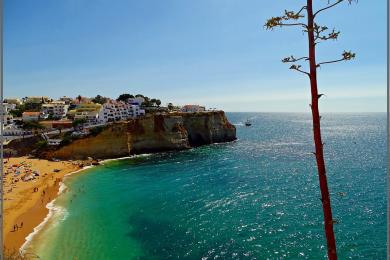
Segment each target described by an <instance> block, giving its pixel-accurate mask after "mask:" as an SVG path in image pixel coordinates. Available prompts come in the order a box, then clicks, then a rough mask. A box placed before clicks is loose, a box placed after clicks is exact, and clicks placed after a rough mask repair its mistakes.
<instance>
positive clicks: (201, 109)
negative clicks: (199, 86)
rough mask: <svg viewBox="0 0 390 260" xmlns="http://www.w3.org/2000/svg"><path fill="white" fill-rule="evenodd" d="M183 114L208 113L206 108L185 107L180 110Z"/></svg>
mask: <svg viewBox="0 0 390 260" xmlns="http://www.w3.org/2000/svg"><path fill="white" fill-rule="evenodd" d="M180 111H181V112H190V113H194V112H203V111H206V108H205V107H204V106H199V105H185V106H183V107H182V108H181V109H180Z"/></svg>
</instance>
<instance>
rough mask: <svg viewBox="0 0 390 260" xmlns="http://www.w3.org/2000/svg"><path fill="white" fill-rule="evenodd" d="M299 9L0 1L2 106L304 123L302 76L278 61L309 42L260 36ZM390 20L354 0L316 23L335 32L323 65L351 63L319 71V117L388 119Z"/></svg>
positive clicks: (231, 1)
mask: <svg viewBox="0 0 390 260" xmlns="http://www.w3.org/2000/svg"><path fill="white" fill-rule="evenodd" d="M305 2H306V1H303V0H296V1H291V0H273V1H259V0H196V1H191V0H164V1H161V0H142V1H141V0H138V1H135V0H115V1H113V0H34V1H31V0H4V96H5V97H24V96H32V95H35V96H40V95H45V96H51V97H53V98H58V97H60V96H64V95H66V96H72V97H75V96H77V95H79V94H80V95H82V96H90V97H92V96H96V95H97V94H100V95H102V96H108V97H112V98H116V97H118V96H119V95H120V94H122V93H130V94H144V95H146V96H149V97H151V98H153V97H154V98H159V99H161V101H162V104H166V103H168V102H172V103H174V104H178V105H184V104H200V105H205V106H206V107H207V108H218V109H223V110H225V111H241V112H249V111H251V112H252V111H253V112H254V111H258V112H309V111H310V108H309V103H310V85H309V81H308V78H307V76H305V75H304V74H301V73H299V72H295V71H291V70H289V69H288V67H289V65H288V64H283V63H282V62H280V61H281V59H282V58H284V57H287V56H289V55H292V54H293V55H294V56H296V57H298V56H306V55H307V52H308V51H307V38H306V35H305V34H304V33H302V30H301V29H300V28H298V27H296V28H294V27H288V28H287V27H285V28H277V29H275V30H273V31H267V30H265V28H264V23H265V21H266V20H267V18H269V17H271V16H278V15H281V14H283V12H284V10H285V9H287V10H296V11H297V10H299V9H300V7H301V6H303V5H304V3H305ZM314 2H315V4H316V5H315V8H317V9H318V8H321V7H323V6H326V4H327V3H328V0H316V1H314ZM331 2H332V1H331ZM386 15H387V14H386V1H385V0H376V1H375V4H373V1H368V0H360V1H358V3H353V4H351V5H349V4H347V3H341V4H339V5H338V6H336V7H334V8H332V9H329V11H327V12H323V13H322V14H320V15H319V16H318V21H317V22H318V24H321V25H326V26H327V27H329V28H330V29H333V28H336V29H337V30H340V31H341V34H340V36H339V39H338V40H337V41H327V42H324V43H321V44H318V45H317V54H318V57H317V61H318V62H320V61H327V60H334V59H338V58H340V57H341V53H342V52H343V51H344V50H347V51H348V50H352V51H353V52H356V59H355V60H353V61H349V62H341V63H335V64H329V65H323V66H322V67H321V68H320V69H319V71H318V86H319V92H320V93H324V94H326V96H324V97H323V98H321V100H320V110H321V111H324V112H381V111H386V86H387V85H386V55H387V50H386Z"/></svg>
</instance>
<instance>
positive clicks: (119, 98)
mask: <svg viewBox="0 0 390 260" xmlns="http://www.w3.org/2000/svg"><path fill="white" fill-rule="evenodd" d="M129 98H134V96H133V95H131V94H121V95H119V97H118V98H117V99H116V101H124V102H126V101H127V100H128V99H129Z"/></svg>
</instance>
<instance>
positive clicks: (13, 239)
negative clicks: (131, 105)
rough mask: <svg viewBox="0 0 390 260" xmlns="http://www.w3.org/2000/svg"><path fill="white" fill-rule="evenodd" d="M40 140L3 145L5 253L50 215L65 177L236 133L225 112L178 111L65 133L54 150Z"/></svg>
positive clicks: (233, 136)
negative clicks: (111, 162) (104, 161)
mask: <svg viewBox="0 0 390 260" xmlns="http://www.w3.org/2000/svg"><path fill="white" fill-rule="evenodd" d="M60 135H61V137H62V138H63V140H65V139H66V138H64V133H62V134H60ZM57 137H58V136H57ZM40 138H41V137H40V136H39V135H37V136H34V137H30V138H26V139H19V140H15V141H13V142H10V143H9V145H7V147H6V149H7V151H8V152H9V154H13V156H12V157H10V158H7V159H5V164H4V171H5V176H4V219H5V221H4V230H3V232H4V238H5V239H4V240H5V248H6V250H8V251H18V250H19V248H20V247H21V246H22V245H23V243H24V242H25V239H26V237H27V236H28V235H29V234H30V233H32V232H33V230H34V228H35V227H36V226H38V225H39V224H40V223H41V222H42V221H43V220H44V218H45V217H46V216H47V215H48V212H49V210H48V209H47V208H46V205H47V204H48V203H49V202H50V201H52V200H53V199H55V198H56V196H57V195H58V191H59V187H60V183H61V182H62V180H63V178H64V176H65V175H67V174H70V173H72V172H76V171H78V170H80V169H82V168H83V167H85V166H87V165H93V164H99V160H101V159H114V158H120V157H126V156H131V155H135V154H142V153H155V152H165V151H180V150H185V149H190V148H192V147H197V146H201V145H207V144H212V143H222V142H230V141H234V140H236V129H235V127H234V125H232V124H231V123H230V122H229V121H228V120H227V118H226V116H225V113H224V112H223V111H207V112H194V113H180V112H176V113H155V114H147V115H145V116H144V117H142V118H137V119H132V120H126V121H118V122H113V123H110V124H107V125H104V126H100V127H96V128H95V129H90V130H89V134H87V135H85V136H81V137H74V138H69V135H68V137H67V138H68V139H66V142H62V143H61V144H60V145H58V146H44V147H39V146H37V145H36V143H39V142H41V141H42V140H40ZM37 147H38V148H37ZM27 154H29V155H30V156H29V157H27V156H26V155H27Z"/></svg>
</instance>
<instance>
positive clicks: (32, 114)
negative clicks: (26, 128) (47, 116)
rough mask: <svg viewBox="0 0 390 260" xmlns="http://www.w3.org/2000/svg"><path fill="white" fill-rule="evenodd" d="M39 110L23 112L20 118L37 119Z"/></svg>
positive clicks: (26, 119) (25, 119)
mask: <svg viewBox="0 0 390 260" xmlns="http://www.w3.org/2000/svg"><path fill="white" fill-rule="evenodd" d="M40 114H41V113H40V112H23V114H22V120H23V121H25V122H27V121H38V120H39V117H40Z"/></svg>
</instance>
